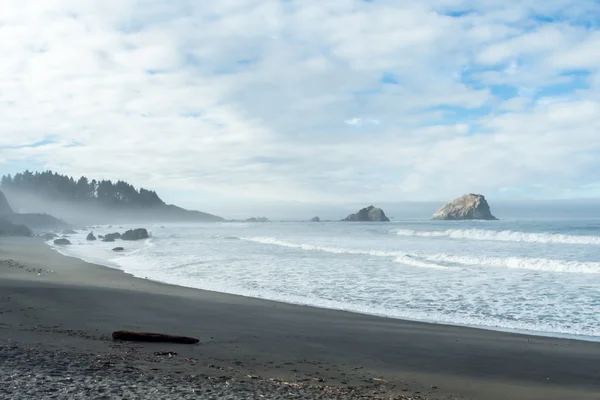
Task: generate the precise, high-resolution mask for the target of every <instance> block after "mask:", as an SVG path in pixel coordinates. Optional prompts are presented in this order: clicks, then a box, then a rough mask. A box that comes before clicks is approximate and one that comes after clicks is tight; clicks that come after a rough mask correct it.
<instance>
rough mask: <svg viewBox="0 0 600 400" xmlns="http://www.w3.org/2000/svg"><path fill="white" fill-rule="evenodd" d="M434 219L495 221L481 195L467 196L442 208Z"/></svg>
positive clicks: (434, 215) (471, 194)
mask: <svg viewBox="0 0 600 400" xmlns="http://www.w3.org/2000/svg"><path fill="white" fill-rule="evenodd" d="M433 219H438V220H469V219H482V220H495V219H498V218H496V217H494V216H493V215H492V212H491V211H490V206H489V204H488V202H487V201H486V199H485V197H484V196H482V195H480V194H473V193H470V194H465V195H464V196H462V197H459V198H458V199H454V200H452V201H451V202H449V203H447V204H446V205H444V206H443V207H442V208H440V209H439V210H438V211H437V212H436V213H435V214H433Z"/></svg>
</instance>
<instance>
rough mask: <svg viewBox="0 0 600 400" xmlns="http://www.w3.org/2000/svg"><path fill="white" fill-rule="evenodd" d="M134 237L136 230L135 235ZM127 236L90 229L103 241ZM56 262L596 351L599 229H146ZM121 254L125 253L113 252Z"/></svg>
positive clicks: (577, 223)
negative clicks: (587, 345)
mask: <svg viewBox="0 0 600 400" xmlns="http://www.w3.org/2000/svg"><path fill="white" fill-rule="evenodd" d="M136 227H138V226H136ZM128 228H132V226H121V227H118V228H117V227H111V228H109V227H105V226H102V227H95V228H94V229H93V231H94V233H95V234H96V235H98V234H106V233H109V232H114V231H120V232H122V231H124V230H125V229H128ZM146 228H148V229H149V231H150V232H151V238H150V239H147V240H144V241H138V242H123V241H119V240H117V241H116V242H114V243H104V242H101V241H93V242H88V241H86V240H85V237H86V235H87V234H88V233H89V230H86V231H80V232H78V233H77V234H76V235H71V237H70V240H71V242H72V243H73V245H72V246H66V247H59V248H58V247H57V250H59V251H60V252H61V253H64V254H67V255H71V256H76V257H79V258H82V259H84V260H86V261H90V262H95V263H99V264H103V265H107V266H110V267H114V268H118V269H121V270H123V271H125V272H128V273H131V274H133V275H135V276H137V277H141V278H147V279H152V280H156V281H161V282H167V283H171V284H176V285H182V286H188V287H194V288H199V289H207V290H213V291H218V292H224V293H233V294H238V295H244V296H250V297H257V298H264V299H270V300H277V301H282V302H289V303H296V304H303V305H310V306H316V307H324V308H332V309H340V310H347V311H353V312H358V313H367V314H374V315H381V316H387V317H391V318H403V319H412V320H420V321H427V322H435V323H446V324H458V325H467V326H476V327H482V328H488V329H500V330H509V331H518V332H525V333H532V334H542V335H552V336H555V335H558V336H569V337H570V336H576V337H579V338H583V339H592V340H600V220H511V221H489V222H466V221H458V222H447V221H438V222H436V221H426V220H422V221H415V220H413V221H398V222H391V223H350V222H320V223H309V222H270V223H234V222H231V223H206V224H177V225H176V224H166V225H164V226H161V225H150V226H146ZM116 246H123V247H125V251H124V252H122V253H116V252H113V251H112V248H114V247H116Z"/></svg>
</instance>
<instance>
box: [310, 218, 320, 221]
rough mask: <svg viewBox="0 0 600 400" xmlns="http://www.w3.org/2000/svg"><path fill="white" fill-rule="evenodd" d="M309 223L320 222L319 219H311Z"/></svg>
mask: <svg viewBox="0 0 600 400" xmlns="http://www.w3.org/2000/svg"><path fill="white" fill-rule="evenodd" d="M310 222H321V218H319V217H313V218H311V220H310Z"/></svg>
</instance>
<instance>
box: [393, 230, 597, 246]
mask: <svg viewBox="0 0 600 400" xmlns="http://www.w3.org/2000/svg"><path fill="white" fill-rule="evenodd" d="M393 232H395V234H396V235H398V236H418V237H429V238H437V237H447V238H451V239H469V240H488V241H501V242H527V243H556V244H592V245H600V237H598V236H577V235H563V234H560V233H528V232H515V231H510V230H505V231H491V230H486V229H446V230H440V231H419V230H414V229H399V230H396V231H393Z"/></svg>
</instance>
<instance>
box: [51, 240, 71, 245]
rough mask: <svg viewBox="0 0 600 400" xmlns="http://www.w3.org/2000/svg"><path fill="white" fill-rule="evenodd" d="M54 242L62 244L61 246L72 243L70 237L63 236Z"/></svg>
mask: <svg viewBox="0 0 600 400" xmlns="http://www.w3.org/2000/svg"><path fill="white" fill-rule="evenodd" d="M54 244H56V245H60V246H65V245H69V244H71V242H70V241H69V239H65V238H61V239H55V240H54Z"/></svg>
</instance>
